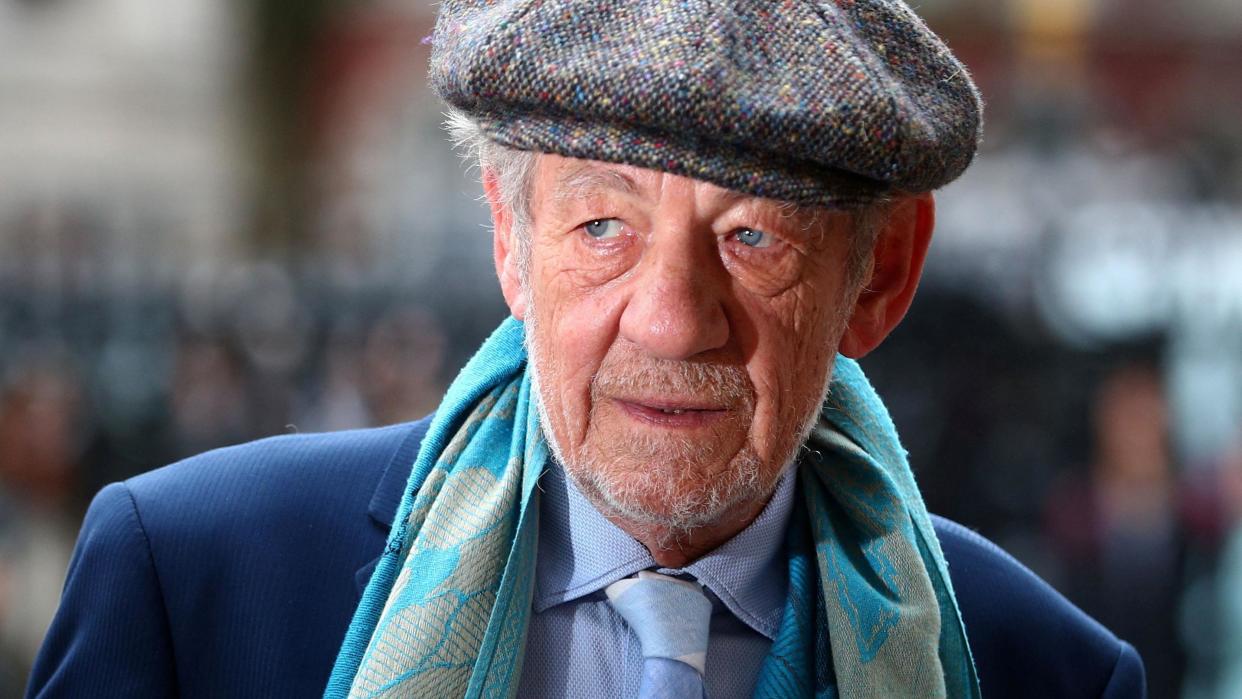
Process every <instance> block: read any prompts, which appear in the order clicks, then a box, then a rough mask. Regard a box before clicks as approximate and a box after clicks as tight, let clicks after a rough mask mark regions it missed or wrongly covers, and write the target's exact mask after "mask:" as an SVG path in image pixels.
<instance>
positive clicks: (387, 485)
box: [354, 415, 433, 599]
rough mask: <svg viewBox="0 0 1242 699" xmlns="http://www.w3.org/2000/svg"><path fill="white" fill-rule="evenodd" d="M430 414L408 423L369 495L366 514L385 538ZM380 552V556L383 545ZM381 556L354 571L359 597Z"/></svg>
mask: <svg viewBox="0 0 1242 699" xmlns="http://www.w3.org/2000/svg"><path fill="white" fill-rule="evenodd" d="M432 417H433V415H428V416H427V417H425V418H423V419H421V420H419V421H418V422H415V423H412V424H411V425H410V432H409V434H407V435H406V436H405V438H404V439H402V440H401V445H400V446H399V447H397V451H396V452H395V453H394V454H393V456H392V459H390V460H389V462H388V466H387V467H385V468H384V473H383V475H381V476H380V479H379V485H378V486H376V488H375V493H374V494H373V495H372V496H371V504H370V505H369V506H368V507H367V516H368V517H370V518H371V522H372V524H374V525H375V526H376V527H377V528H378V529H379V530H380V531H381V532H382V533H383V536H384V539H385V540H387V538H388V532H389V530H390V529H392V519H393V517H395V516H396V514H397V507H398V506H399V505H400V504H401V496H402V495H404V494H405V485H406V482H407V481H409V479H410V470H411V469H413V468H414V459H415V458H416V457H417V456H418V448H419V446H421V445H422V443H423V437H424V436H425V435H426V434H427V427H428V426H429V425H431V418H432ZM380 555H383V549H382V548H381V550H380ZM380 555H377V556H376V557H375V558H373V559H371V560H370V561H368V562H367V564H366V565H364V566H362V567H361V568H359V569H358V571H357V572H356V573H355V574H354V582H355V584H356V586H357V593H358V598H359V599H361V598H362V591H363V590H365V589H366V586H367V582H369V581H370V580H371V574H372V573H374V572H375V566H376V564H378V563H379V559H380Z"/></svg>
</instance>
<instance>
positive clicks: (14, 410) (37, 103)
mask: <svg viewBox="0 0 1242 699" xmlns="http://www.w3.org/2000/svg"><path fill="white" fill-rule="evenodd" d="M918 11H919V12H920V14H922V15H923V16H924V17H925V18H926V19H927V20H928V22H929V23H930V24H931V25H932V26H933V27H934V28H935V29H936V30H937V31H939V32H940V33H941V34H942V35H943V36H944V37H945V38H946V40H947V41H948V43H949V44H950V46H952V47H953V49H954V50H955V51H956V52H957V53H958V54H959V56H960V57H961V58H962V59H963V60H964V61H965V63H966V64H967V65H968V66H969V67H970V69H971V70H972V71H973V73H974V75H975V76H976V78H977V80H978V82H979V84H980V86H981V88H982V90H983V93H984V95H985V97H986V99H987V102H988V112H987V117H988V125H987V133H986V139H985V143H984V147H983V150H982V152H981V153H980V156H979V158H978V160H977V162H976V164H975V165H974V166H973V168H972V169H971V170H970V171H969V172H968V173H967V174H966V176H965V177H963V178H962V179H961V180H960V181H958V182H956V183H954V184H953V185H951V186H950V187H948V188H947V189H945V190H944V191H943V192H942V195H941V196H940V200H939V201H940V210H939V227H938V229H937V234H936V235H937V240H936V243H935V245H934V246H933V251H932V254H931V257H930V259H929V262H928V265H929V268H928V270H927V274H926V277H925V280H924V283H923V288H922V291H921V295H920V296H919V297H918V299H917V301H916V303H915V306H914V308H913V310H912V311H911V314H910V316H909V318H908V319H907V321H906V323H905V324H904V325H903V326H902V327H901V328H899V330H898V331H897V333H896V334H895V335H894V336H893V337H892V339H891V340H890V341H889V342H888V343H887V344H886V345H885V346H883V347H882V348H881V349H880V350H879V351H877V352H876V353H875V354H874V355H872V356H871V357H869V358H868V359H867V360H865V361H864V367H865V368H866V369H867V371H868V372H869V374H870V375H871V377H872V379H873V380H874V382H875V383H876V384H877V387H878V388H879V390H880V392H881V395H882V396H884V397H885V399H886V400H887V401H888V403H889V406H890V408H891V409H892V411H893V413H894V415H895V418H896V420H897V423H898V425H899V426H900V427H901V429H902V434H903V437H904V439H905V442H906V445H907V447H908V448H909V450H910V452H911V456H912V461H913V464H914V466H915V469H916V473H917V474H918V476H919V478H920V482H921V484H922V486H923V488H924V493H925V495H926V498H927V500H928V502H929V506H930V507H931V509H932V510H933V511H935V512H938V513H940V514H944V515H947V516H949V517H952V518H955V519H958V520H959V521H962V522H964V523H965V524H967V525H969V526H971V527H973V528H976V529H978V530H979V531H981V532H982V533H983V534H985V535H986V536H988V537H990V538H992V539H994V540H996V541H997V542H999V543H1000V544H1001V545H1002V546H1004V547H1005V548H1006V549H1008V550H1009V551H1011V552H1012V553H1013V554H1014V555H1016V556H1017V557H1018V558H1019V559H1021V560H1022V561H1024V562H1025V563H1026V564H1027V565H1029V566H1030V567H1032V568H1033V569H1034V570H1035V571H1037V572H1038V573H1039V574H1041V575H1042V576H1044V577H1045V578H1046V579H1048V580H1049V581H1050V582H1052V583H1053V584H1054V585H1055V586H1056V587H1058V588H1059V589H1061V590H1062V591H1063V592H1064V593H1065V594H1067V595H1068V596H1069V597H1070V598H1071V599H1072V600H1074V601H1075V602H1076V603H1078V604H1079V605H1080V606H1082V607H1083V608H1084V609H1085V610H1087V611H1088V612H1089V613H1091V614H1093V615H1094V616H1096V617H1097V618H1099V619H1100V620H1102V621H1103V622H1105V623H1106V624H1107V625H1109V626H1110V627H1111V628H1113V629H1114V630H1116V631H1117V633H1118V634H1119V635H1120V636H1122V637H1123V638H1125V639H1127V640H1129V641H1131V642H1133V643H1134V644H1135V645H1136V646H1138V648H1139V649H1140V651H1141V652H1142V653H1143V655H1144V657H1145V659H1146V662H1147V665H1148V670H1149V674H1150V683H1151V687H1152V696H1153V697H1173V696H1185V697H1233V698H1237V697H1242V3H1239V2H1237V0H1181V1H1180V2H1177V3H1170V2H1166V1H1163V0H1004V1H1000V0H922V2H920V3H919V7H918ZM433 21H434V6H433V4H432V3H430V2H425V1H423V0H379V1H376V2H357V1H348V0H252V1H251V2H246V3H241V2H218V1H216V0H180V1H179V2H175V3H165V2H156V0H95V1H94V2H84V1H82V0H0V696H14V695H16V694H19V693H20V690H21V687H22V686H23V685H24V682H25V676H26V673H27V671H28V667H29V664H30V662H31V660H32V659H33V656H34V653H35V651H36V649H37V647H38V644H39V642H40V640H41V639H42V636H43V633H44V631H45V629H46V627H47V624H48V622H49V620H50V618H51V615H52V613H53V611H54V609H55V606H56V602H57V598H58V596H59V591H60V586H61V583H62V581H63V577H64V573H65V567H66V565H67V562H68V559H69V555H70V552H71V550H72V546H73V543H74V539H75V537H76V534H77V528H78V526H79V525H80V522H81V517H82V514H83V513H84V511H85V508H86V506H87V504H88V503H89V501H90V498H91V496H92V495H93V494H94V493H95V492H96V491H97V490H98V489H99V488H100V487H101V486H102V485H104V484H106V483H108V482H110V481H113V480H117V479H122V478H126V477H128V476H131V475H134V474H136V473H139V472H141V471H145V470H148V469H151V468H154V467H157V466H160V465H163V464H166V463H169V462H172V461H175V460H177V459H180V458H183V457H185V456H188V455H190V454H193V453H195V452H199V451H202V450H204V449H210V448H213V447H216V446H221V445H226V444H232V443H236V442H241V441H244V440H249V439H253V438H257V437H262V436H267V435H273V434H279V433H285V432H292V431H317V430H330V429H340V428H350V427H361V426H366V425H377V424H384V423H391V422H398V421H403V420H411V419H415V418H418V417H420V416H422V415H423V414H425V413H426V412H428V411H429V410H431V409H432V408H434V406H435V405H436V403H437V402H438V399H439V396H440V393H441V391H442V390H443V388H444V387H445V386H446V385H447V382H448V381H449V380H451V378H452V377H453V375H454V374H455V373H456V371H457V370H458V368H460V366H461V365H462V364H463V363H464V361H465V360H466V359H467V358H468V356H469V355H470V353H471V352H472V351H473V349H474V348H475V347H477V345H478V343H479V342H480V341H481V340H482V338H483V337H485V336H486V335H487V333H488V332H490V330H491V329H492V328H493V327H494V326H495V325H496V324H497V323H498V322H499V320H500V319H501V318H502V317H503V316H504V314H505V311H504V307H503V305H502V303H501V299H500V295H499V292H498V289H497V287H496V283H495V281H494V280H493V277H492V272H491V262H490V244H489V241H488V236H487V232H486V230H485V228H484V223H485V218H484V210H483V207H482V205H481V204H480V203H479V201H478V196H479V187H478V184H477V182H475V181H474V179H473V178H474V176H475V175H476V173H470V172H467V171H466V169H465V168H464V167H463V166H462V164H461V163H460V162H459V161H458V159H457V157H456V156H455V155H454V154H453V153H452V152H451V150H450V147H449V145H448V143H447V142H446V140H445V138H444V136H443V134H442V132H441V130H440V126H439V122H440V120H441V118H442V115H441V107H440V105H439V104H438V102H437V101H436V100H435V99H434V98H433V97H432V96H431V95H430V94H429V93H428V91H427V89H426V86H425V81H424V78H425V73H426V63H427V55H428V50H429V47H428V46H427V44H426V42H425V41H424V38H425V37H427V36H428V35H429V34H430V33H431V29H432V24H433Z"/></svg>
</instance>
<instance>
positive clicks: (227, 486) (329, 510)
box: [125, 421, 422, 527]
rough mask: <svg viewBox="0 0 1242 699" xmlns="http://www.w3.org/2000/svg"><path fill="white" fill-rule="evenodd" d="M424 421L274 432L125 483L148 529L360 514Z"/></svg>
mask: <svg viewBox="0 0 1242 699" xmlns="http://www.w3.org/2000/svg"><path fill="white" fill-rule="evenodd" d="M421 422H422V421H420V422H418V423H403V424H399V425H392V426H389V427H380V428H371V429H361V430H350V431H342V432H327V433H320V434H291V435H281V436H277V437H269V438H267V439H261V440H258V441H254V442H249V443H246V444H240V445H237V446H231V447H224V448H221V449H215V450H212V451H208V452H204V453H202V454H199V455H197V456H193V457H190V458H188V459H185V460H183V461H179V462H177V463H174V464H171V465H169V466H165V467H163V468H159V469H156V470H154V471H149V472H147V473H144V474H141V475H139V476H135V477H133V478H130V479H129V480H127V481H125V485H126V486H127V487H128V488H129V490H130V492H131V493H132V494H133V497H134V500H135V502H136V503H137V505H138V508H139V510H140V512H141V514H142V517H143V520H144V523H145V524H146V525H147V526H148V527H150V526H152V525H157V524H158V525H166V526H176V523H183V524H184V525H185V526H190V525H194V526H201V525H202V524H204V523H205V522H207V521H210V520H212V519H214V518H220V517H227V518H228V519H229V520H231V521H232V522H234V523H236V522H237V520H239V519H240V520H248V521H251V522H252V523H254V524H264V525H265V526H270V525H272V524H274V523H278V522H281V521H289V518H294V519H296V520H297V521H301V522H308V521H310V520H313V519H314V516H315V514H316V513H318V512H321V511H322V512H323V513H324V514H326V515H334V514H339V513H341V512H343V511H357V512H360V513H361V512H365V511H366V508H367V505H368V503H369V501H370V499H371V496H372V492H373V490H374V488H375V486H376V484H377V483H378V482H379V479H380V478H381V476H382V475H383V473H384V471H385V469H387V468H388V466H389V464H390V463H391V462H392V461H393V459H394V457H395V456H396V455H397V453H398V452H399V451H401V449H402V447H404V446H407V445H406V442H407V440H408V438H410V437H411V436H412V435H414V433H415V432H417V431H418V427H419V426H420V423H421ZM413 446H414V449H413V450H412V452H413V453H416V452H417V444H415V445H413ZM411 461H412V457H411ZM153 520H154V521H153Z"/></svg>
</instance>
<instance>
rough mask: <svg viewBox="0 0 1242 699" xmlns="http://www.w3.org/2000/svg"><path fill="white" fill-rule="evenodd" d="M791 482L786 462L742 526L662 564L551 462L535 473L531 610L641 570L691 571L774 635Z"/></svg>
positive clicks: (781, 601)
mask: <svg viewBox="0 0 1242 699" xmlns="http://www.w3.org/2000/svg"><path fill="white" fill-rule="evenodd" d="M795 481H796V478H795V474H794V469H792V468H790V469H788V470H787V471H786V473H785V475H784V476H782V477H781V480H780V481H779V482H778V484H777V487H776V491H775V492H774V493H773V495H772V499H771V500H769V501H768V504H767V505H766V506H764V508H763V510H762V511H761V512H760V513H759V516H758V517H757V518H755V520H754V521H753V522H751V523H750V524H749V525H747V526H746V528H745V529H743V530H742V531H741V532H738V534H737V535H735V536H734V537H733V538H732V539H729V540H728V541H726V542H725V543H724V544H722V545H721V546H719V547H718V548H716V549H715V550H713V551H711V552H709V553H707V554H706V555H704V556H703V557H702V558H700V559H698V560H696V561H694V562H693V563H691V564H690V565H687V566H686V567H685V568H679V569H666V568H659V567H658V565H657V564H656V562H655V559H653V558H652V557H651V553H650V552H649V551H647V548H646V547H645V546H643V545H642V544H640V543H638V542H637V541H636V540H634V538H633V537H631V536H630V535H629V534H626V533H625V532H624V531H622V530H621V528H620V527H618V526H617V525H615V524H613V523H612V522H610V521H608V519H607V518H606V517H604V516H603V515H602V514H600V512H599V511H598V510H596V509H595V507H594V506H592V505H591V503H590V502H589V501H588V500H587V499H586V497H585V496H584V495H582V493H581V492H580V491H579V490H578V489H577V487H576V486H574V484H573V483H572V482H570V481H569V479H568V478H566V477H565V474H564V471H563V470H562V468H561V466H560V465H559V464H557V463H555V461H554V460H553V463H552V464H551V467H550V468H549V469H548V471H547V472H546V473H545V474H544V476H543V478H542V479H540V486H541V490H542V491H543V492H542V493H541V495H540V505H539V555H538V557H537V561H536V564H535V598H534V609H535V611H536V612H543V611H544V610H546V609H548V608H550V607H553V606H556V605H558V604H562V603H564V602H569V601H571V600H574V599H578V598H580V597H584V596H586V595H590V594H592V593H595V592H598V591H600V590H602V589H603V588H605V587H607V586H608V585H610V584H612V583H614V582H616V581H618V580H621V579H622V578H626V577H629V576H631V575H634V574H635V573H637V572H638V571H640V570H646V569H656V570H659V571H660V572H662V573H666V574H670V575H678V574H683V573H688V574H690V575H693V576H694V577H695V578H696V579H697V580H698V581H699V582H701V583H703V585H704V587H706V588H707V589H708V590H710V591H711V592H712V593H713V594H714V595H715V596H716V597H717V598H719V599H720V601H721V602H722V603H723V604H724V605H725V606H726V607H727V608H728V609H729V611H730V612H732V613H733V615H734V616H736V617H737V618H738V619H740V620H741V621H742V622H743V623H745V624H746V625H747V626H749V627H750V628H752V629H754V630H755V631H757V632H758V633H760V634H763V635H764V636H766V637H767V638H769V639H775V638H776V632H777V630H778V629H779V628H780V622H781V617H782V615H783V613H784V608H785V599H786V596H787V590H788V571H787V570H786V563H785V556H784V555H783V554H784V542H785V530H786V527H787V526H788V524H789V517H790V514H791V512H792V510H793V504H794V491H795Z"/></svg>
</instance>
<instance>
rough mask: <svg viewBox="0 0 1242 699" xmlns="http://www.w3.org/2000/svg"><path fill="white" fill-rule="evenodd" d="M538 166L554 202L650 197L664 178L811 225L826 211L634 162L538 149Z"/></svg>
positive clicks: (717, 198)
mask: <svg viewBox="0 0 1242 699" xmlns="http://www.w3.org/2000/svg"><path fill="white" fill-rule="evenodd" d="M538 158H539V161H538V165H537V167H538V168H539V171H540V172H541V173H542V174H544V175H545V176H546V177H547V178H548V180H550V181H549V184H548V189H547V192H546V193H547V195H548V196H549V198H550V199H551V200H552V201H553V202H556V203H565V202H573V201H579V200H582V199H583V198H586V197H589V196H592V195H599V194H603V193H614V194H619V195H622V196H627V197H633V198H642V197H652V196H654V195H655V194H656V193H657V192H656V190H657V188H658V187H659V186H660V183H661V182H662V181H664V180H666V179H676V180H681V181H685V182H693V183H694V185H695V186H696V187H697V188H699V189H700V190H701V191H702V192H703V193H704V195H705V196H706V197H708V198H710V199H711V200H712V201H713V202H714V203H716V204H718V205H721V206H745V207H748V208H752V209H757V210H758V209H762V210H768V211H771V212H775V213H779V214H780V215H782V216H784V217H787V218H791V219H795V220H799V221H803V222H805V223H806V224H807V225H811V224H812V223H814V222H817V221H819V220H820V219H821V217H822V215H823V214H824V213H826V211H827V210H826V209H824V208H822V207H814V206H803V205H798V204H795V203H793V202H788V201H781V200H779V199H766V198H763V197H756V196H753V195H750V194H746V193H744V192H738V191H734V190H731V189H725V188H724V187H720V186H718V185H716V184H713V183H711V182H705V181H703V180H695V179H691V178H688V177H684V176H681V175H673V174H669V173H665V172H661V171H659V170H651V169H648V168H641V167H637V166H634V165H624V164H617V163H606V162H602V161H598V160H582V159H579V158H566V157H563V156H559V155H552V154H547V153H540V154H539V156H538Z"/></svg>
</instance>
